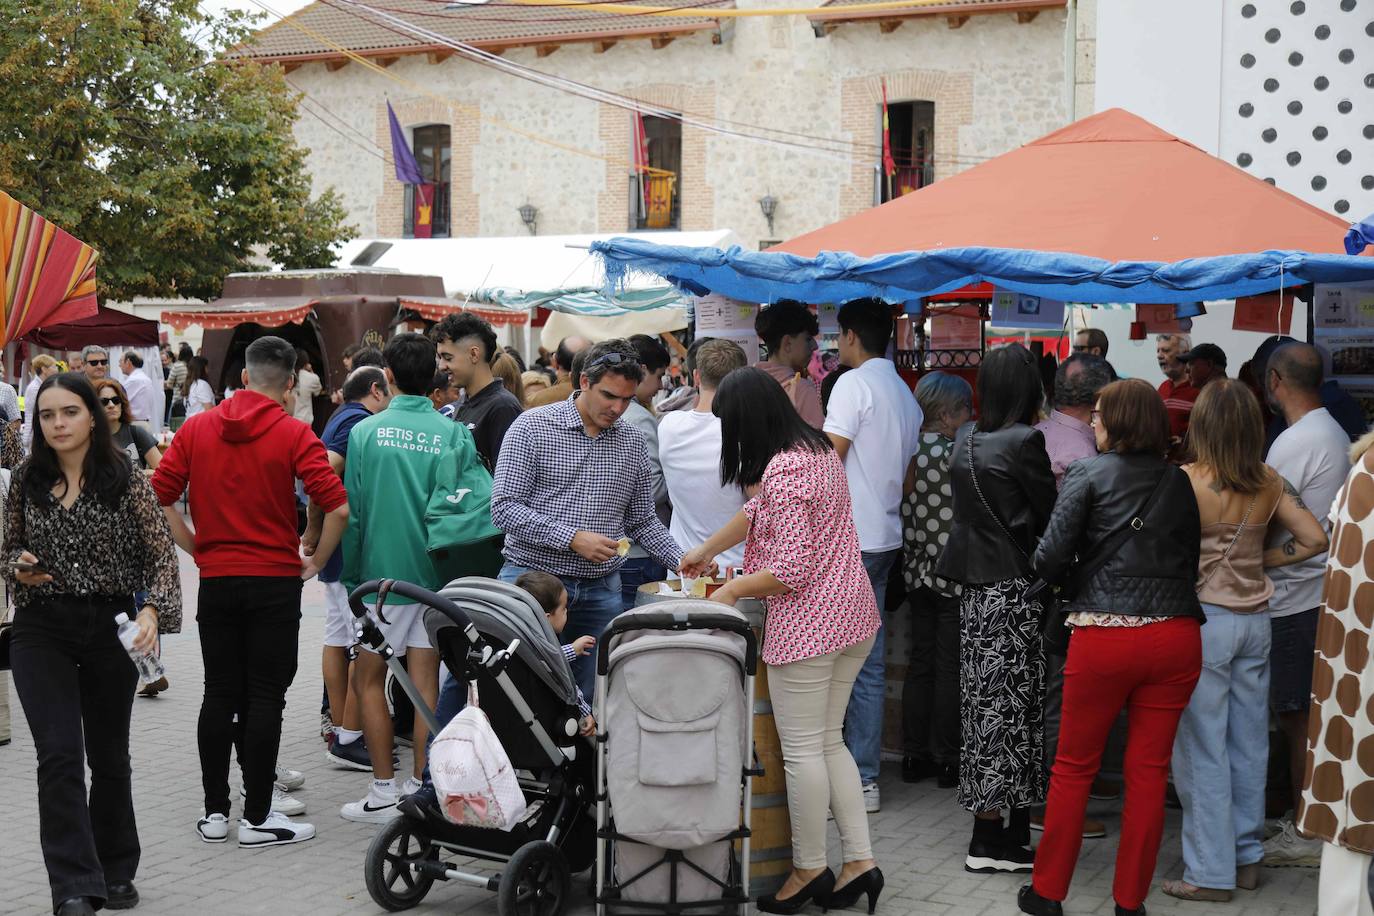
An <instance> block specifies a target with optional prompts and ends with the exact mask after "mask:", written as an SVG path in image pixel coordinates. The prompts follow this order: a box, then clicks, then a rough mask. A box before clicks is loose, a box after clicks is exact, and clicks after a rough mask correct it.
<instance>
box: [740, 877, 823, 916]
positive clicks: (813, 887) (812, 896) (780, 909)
mask: <svg viewBox="0 0 1374 916" xmlns="http://www.w3.org/2000/svg"><path fill="white" fill-rule="evenodd" d="M834 889H835V873H834V872H833V871H831V870H830V869H828V868H827V869H826V870H825V871H823V872H821V873H820V874H819V875H817V876H816V877H814V878H812V879H811V880H810V882H808V883H807V885H806V887H804V888H802V889H801V890H799V891H797V892H796V893H795V894H793V895H792V896H791V897H788V898H787V899H786V900H779V899H778V895H777V894H769V895H768V896H767V897H760V898H759V899H758V903H756V904H755V906H757V907H758V908H759V909H760V910H762V911H763V912H765V913H781V914H782V916H792V914H793V913H800V912H801V911H802V908H803V907H805V906H806V905H807V904H808V903H810V902H811V901H812V900H814V901H816V902H817V903H819V904H820V905H821V912H822V913H823V912H825V910H826V908H827V907H829V905H830V892H831V891H833V890H834Z"/></svg>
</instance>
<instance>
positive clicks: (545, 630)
mask: <svg viewBox="0 0 1374 916" xmlns="http://www.w3.org/2000/svg"><path fill="white" fill-rule="evenodd" d="M389 593H391V594H397V595H401V596H403V597H405V598H406V599H407V600H408V601H413V602H418V603H421V604H424V605H426V609H425V616H424V620H425V629H426V630H427V631H428V633H429V639H430V643H431V644H432V645H433V646H434V648H435V649H436V650H438V652H439V655H440V657H441V658H442V659H443V661H444V664H445V665H446V666H447V667H448V669H449V671H450V672H451V673H452V674H453V676H454V677H455V678H457V679H458V680H459V681H460V682H461V683H472V682H474V681H475V682H476V685H477V688H478V698H479V702H480V703H481V708H482V711H483V712H485V713H486V715H487V717H488V719H489V720H490V722H491V726H492V729H493V731H494V732H495V733H496V736H497V738H498V739H499V741H500V742H501V745H502V747H503V748H504V749H505V752H506V754H507V755H508V756H509V757H510V761H511V766H512V767H513V768H514V769H515V770H516V771H518V772H519V775H520V788H521V790H522V791H523V793H524V796H525V800H526V803H527V805H528V810H527V811H526V813H525V816H524V818H523V819H522V820H521V821H520V822H519V823H517V824H516V825H515V827H514V828H512V829H511V830H509V831H506V830H498V829H492V828H482V827H475V826H471V825H455V824H453V823H451V822H449V821H448V820H447V819H445V817H444V816H443V814H442V812H441V811H440V810H439V809H438V808H435V807H432V806H429V805H427V804H424V803H423V802H421V801H419V800H417V799H416V798H415V797H414V796H408V797H407V798H405V799H403V800H402V802H401V804H400V806H399V808H400V811H401V814H400V815H399V816H398V817H396V818H395V819H394V820H392V821H391V822H390V823H389V824H387V825H386V826H385V827H383V828H382V829H381V831H380V832H378V834H377V835H376V837H374V838H373V840H372V844H371V845H370V846H369V847H368V850H367V860H366V865H365V877H366V880H367V889H368V893H370V894H371V895H372V899H373V900H375V901H376V902H377V904H378V905H379V906H381V907H382V908H383V909H386V910H391V911H393V912H395V911H399V910H404V909H409V908H410V907H413V906H415V905H416V904H417V903H419V902H420V901H421V900H423V899H424V897H425V895H426V894H428V893H429V889H430V888H431V887H432V886H433V884H434V882H435V881H460V882H462V883H464V884H469V885H473V886H476V887H483V888H486V889H488V890H491V891H495V892H496V895H497V912H498V913H500V914H501V916H558V914H559V913H561V912H562V911H563V909H564V908H565V907H566V905H567V902H568V897H569V893H570V889H571V875H572V873H573V872H579V871H583V870H585V869H587V868H589V867H590V866H591V865H592V861H593V858H592V857H593V853H594V847H595V826H594V821H593V816H592V810H591V807H592V802H593V780H594V778H595V766H594V762H593V753H592V748H591V744H590V742H588V741H586V740H585V739H579V738H578V737H577V730H578V719H579V713H578V708H577V689H576V686H575V685H574V683H573V679H572V672H571V671H570V669H569V668H568V663H567V661H566V660H565V659H564V658H563V653H562V651H561V649H560V648H559V644H558V639H557V637H556V636H555V634H554V632H553V630H552V629H551V628H550V627H549V624H548V620H547V619H546V618H545V616H544V613H543V611H542V610H541V609H540V608H539V607H538V605H537V604H535V603H534V600H533V599H532V598H531V597H530V596H529V595H528V594H527V593H525V592H524V591H522V590H521V589H517V588H515V587H514V586H512V585H508V584H506V583H504V582H498V581H497V580H495V579H483V578H465V579H457V580H455V581H453V582H451V583H449V584H448V585H447V586H446V587H445V588H444V589H443V590H442V591H441V592H440V593H439V594H437V595H436V594H434V593H433V592H430V591H427V590H426V589H422V588H420V587H418V586H415V585H411V584H410V583H408V582H397V581H394V580H381V581H377V580H374V581H371V582H366V583H364V584H362V585H360V586H358V588H357V589H355V590H354V591H353V593H352V594H351V595H350V596H349V604H350V607H351V608H352V610H353V614H354V616H355V617H356V618H357V622H358V637H359V639H360V640H361V641H363V642H365V643H367V644H368V645H369V646H372V647H373V648H374V649H376V650H377V651H378V653H379V654H381V656H382V657H383V658H384V659H385V660H386V663H387V666H388V667H389V668H390V670H391V672H392V674H393V676H394V677H395V678H396V681H397V683H398V684H399V685H400V686H401V687H402V689H404V691H405V693H406V694H407V695H408V696H409V697H410V699H411V702H413V703H414V704H415V708H416V709H419V710H420V711H421V714H422V715H423V716H424V719H425V721H426V722H427V723H428V725H429V727H430V729H431V732H432V733H435V734H437V733H438V731H439V727H438V722H436V721H435V718H434V712H433V710H431V709H430V708H429V706H428V705H427V704H426V703H425V701H424V699H423V698H422V697H421V696H420V694H419V692H418V691H417V690H416V689H415V684H414V682H413V681H411V679H410V677H409V675H408V674H407V673H406V670H405V668H404V667H402V666H401V663H400V660H399V659H397V658H396V657H395V656H394V654H393V653H392V650H391V647H390V646H389V645H387V643H386V640H385V639H384V638H383V637H382V634H381V631H380V630H379V629H378V627H377V625H376V621H375V620H374V618H373V616H372V615H374V614H375V615H376V616H377V617H379V618H381V619H382V620H385V616H384V615H385V613H386V608H385V606H384V604H383V601H384V599H385V597H386V596H387V594H389ZM374 594H375V595H376V601H375V606H374V607H373V609H372V610H371V611H370V612H369V609H368V608H367V607H366V606H365V605H364V603H363V602H364V599H366V598H368V597H369V596H371V595H374ZM453 856H461V857H471V858H477V859H483V860H486V861H490V862H502V863H505V867H504V868H503V870H502V871H501V873H500V874H499V875H497V876H495V877H493V876H491V875H489V874H487V875H483V874H472V873H469V872H466V871H462V870H460V869H459V868H458V867H457V865H456V864H455V863H454V862H452V861H447V860H446V857H453Z"/></svg>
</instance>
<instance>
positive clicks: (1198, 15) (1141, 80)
mask: <svg viewBox="0 0 1374 916" xmlns="http://www.w3.org/2000/svg"><path fill="white" fill-rule="evenodd" d="M1285 5H1286V4H1285ZM1222 14H1223V4H1222V3H1220V2H1218V0H1201V2H1199V0H1107V2H1102V3H1099V4H1098V6H1097V91H1096V110H1097V111H1103V110H1105V109H1108V108H1125V109H1127V110H1128V111H1131V112H1134V113H1135V114H1138V115H1140V116H1141V117H1142V118H1145V119H1146V120H1148V121H1152V122H1154V123H1155V124H1158V125H1159V126H1160V127H1162V128H1164V129H1165V130H1167V131H1169V132H1170V133H1173V134H1177V135H1178V136H1180V137H1182V138H1184V139H1185V140H1187V141H1189V142H1190V143H1194V144H1196V145H1197V146H1200V147H1202V148H1203V149H1205V150H1207V152H1209V153H1212V154H1215V153H1216V152H1217V149H1218V131H1219V123H1220V118H1219V112H1220V105H1221V81H1220V79H1219V76H1218V73H1219V69H1220V60H1219V51H1220V48H1221V43H1222Z"/></svg>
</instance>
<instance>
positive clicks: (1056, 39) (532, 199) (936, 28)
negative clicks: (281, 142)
mask: <svg viewBox="0 0 1374 916" xmlns="http://www.w3.org/2000/svg"><path fill="white" fill-rule="evenodd" d="M912 2H913V4H915V5H913V6H910V7H907V8H902V9H889V8H887V4H883V5H880V6H879V7H878V8H877V9H872V8H870V7H872V6H873V5H874V3H875V0H831V2H830V3H828V4H826V5H825V6H824V7H823V9H822V10H821V11H820V12H818V13H813V14H810V15H809V16H807V15H789V16H744V17H738V18H730V17H729V16H728V13H730V12H733V11H736V10H737V9H738V10H739V11H745V12H747V11H755V10H761V9H764V8H766V7H768V6H791V4H788V3H786V2H785V0H739V2H738V4H736V3H733V2H728V0H727V2H716V3H712V4H706V5H704V6H703V5H701V4H694V5H692V6H690V7H689V8H688V9H689V10H690V11H692V12H698V11H699V15H692V16H690V17H673V18H665V17H658V16H646V15H643V14H637V15H617V14H614V13H611V12H605V11H601V10H604V7H601V8H599V10H598V11H586V10H578V9H576V8H575V5H573V4H561V5H553V6H545V7H531V6H526V5H520V4H514V3H509V2H506V3H502V2H500V0H490V2H487V0H480V2H473V0H467V2H463V0H459V2H452V3H448V4H444V3H441V2H437V0H388V2H386V3H374V2H373V0H367V6H364V5H363V4H362V3H360V2H354V0H334V2H330V3H323V2H317V3H314V4H313V5H311V6H308V7H306V8H304V9H303V10H301V11H299V12H298V13H296V14H294V15H292V16H290V17H288V18H287V19H286V20H284V21H281V22H277V23H275V24H273V25H271V26H269V27H267V28H265V29H263V30H262V31H260V32H258V33H256V34H255V35H254V36H253V38H252V39H251V40H250V41H249V42H248V43H246V44H245V45H244V46H242V47H241V48H239V49H237V50H236V52H235V54H236V55H238V56H244V57H251V58H254V59H257V60H261V61H272V62H277V63H279V64H280V65H281V66H282V67H283V68H284V70H285V71H286V79H287V80H288V81H289V82H290V84H291V85H292V86H294V87H295V88H296V89H298V90H299V91H300V92H301V93H302V99H301V103H300V118H299V120H298V122H297V124H296V133H297V136H298V138H299V140H300V142H301V144H302V145H303V146H305V147H307V148H308V149H309V150H310V158H309V163H310V168H311V171H312V173H313V175H314V180H315V183H316V188H317V190H323V189H324V188H325V187H328V186H333V187H335V188H336V189H337V190H338V191H339V192H340V193H341V194H342V195H343V199H344V201H345V203H346V205H347V207H348V210H349V217H350V220H351V221H352V222H354V223H356V224H357V225H358V227H359V229H360V234H361V235H362V236H364V237H400V236H405V235H409V234H412V233H413V232H414V221H415V219H416V207H415V202H414V200H413V198H412V195H413V192H412V191H411V190H410V189H409V188H408V187H407V186H405V185H403V184H402V183H400V182H398V181H397V180H396V178H395V175H394V174H393V169H392V164H391V161H390V158H391V153H390V150H391V144H390V134H389V126H388V117H387V102H388V100H389V101H390V103H391V105H392V107H393V108H394V109H395V112H396V114H397V117H398V120H399V122H400V124H401V125H402V127H403V130H404V133H405V134H406V135H407V139H408V141H409V142H410V143H411V145H412V148H414V149H415V152H416V156H417V159H418V161H419V164H420V166H421V168H422V170H424V171H425V172H426V177H427V178H431V179H432V180H433V181H434V182H435V184H436V192H437V196H436V199H435V200H434V202H433V204H434V209H433V211H432V217H433V224H432V232H433V234H434V235H453V236H508V235H517V234H523V233H524V232H526V230H527V228H528V229H530V231H535V230H536V229H537V231H538V232H539V233H540V234H574V233H590V232H619V231H625V230H629V229H637V228H657V227H658V225H663V224H664V223H665V222H666V225H667V226H668V227H672V228H680V229H684V230H699V229H713V228H719V227H725V228H730V229H733V230H734V231H735V232H736V233H738V235H739V236H740V237H741V238H743V239H744V240H745V241H746V243H747V244H750V245H753V244H763V243H765V242H767V241H768V240H773V239H784V238H788V237H790V236H794V235H797V234H800V233H802V232H805V231H808V230H810V229H814V228H816V227H818V226H821V225H824V224H826V223H829V222H832V221H834V220H836V219H839V218H842V217H845V216H848V215H851V214H853V213H856V212H858V211H859V210H862V209H864V208H866V207H870V206H873V205H874V204H875V203H881V202H882V201H883V200H886V199H888V197H889V195H896V194H900V193H902V191H903V190H904V189H911V188H915V187H919V186H921V185H922V184H924V183H928V182H930V181H933V180H938V179H940V178H943V177H947V176H949V175H951V174H954V173H955V172H958V171H960V170H962V169H965V168H968V167H970V166H972V165H975V164H977V163H979V162H982V161H984V160H986V159H988V158H991V157H993V156H996V155H999V154H1001V153H1004V152H1006V151H1008V150H1010V149H1013V148H1015V147H1017V146H1019V145H1020V144H1022V143H1025V142H1026V141H1028V140H1031V139H1034V138H1036V137H1038V136H1040V135H1042V134H1045V133H1047V132H1049V131H1051V130H1054V129H1056V128H1058V127H1061V126H1063V125H1064V124H1066V123H1067V122H1069V121H1070V120H1072V119H1073V117H1074V113H1075V109H1077V113H1078V114H1079V115H1083V114H1088V113H1090V112H1091V105H1092V68H1093V63H1094V61H1093V54H1092V52H1093V49H1094V43H1093V41H1092V37H1093V33H1094V25H1093V21H1092V15H1093V10H1094V9H1095V2H1094V0H1076V2H1075V0H941V2H938V4H932V3H931V2H930V0H912ZM807 5H809V4H807ZM713 14H714V15H713ZM451 43H457V44H459V45H461V46H462V47H461V48H458V49H455V48H454V47H453V46H452V44H451ZM472 48H475V49H479V50H480V51H482V52H486V53H487V54H490V55H492V57H490V58H486V59H483V60H474V59H471V57H470V56H469V55H471V54H472V53H473V52H472V51H470V50H468V49H472ZM503 68H512V69H513V70H515V72H508V71H507V70H506V69H503ZM551 78H556V79H558V80H560V81H565V82H564V83H563V85H564V86H566V85H567V83H568V82H574V83H577V84H581V86H582V87H585V88H579V89H577V91H575V92H570V91H566V89H564V88H554V87H551V86H549V85H546V83H547V82H548V81H549V80H550V79H551ZM884 87H886V94H887V100H888V116H889V124H890V130H891V135H892V149H893V153H894V159H895V164H896V166H897V171H896V173H895V174H894V175H892V176H887V175H885V174H884V170H883V168H882V166H881V162H882V153H881V150H882V142H881V137H882V111H883V106H882V97H883V91H884ZM602 93H614V94H616V95H617V96H619V97H624V98H626V99H630V100H635V101H637V102H639V103H642V104H644V105H648V106H657V107H658V110H660V111H666V112H670V113H672V114H677V115H681V116H682V117H683V119H684V120H683V121H681V122H679V121H677V120H675V119H672V118H664V117H658V116H654V115H652V114H648V115H643V125H644V127H643V131H644V134H645V135H646V139H647V141H648V142H647V144H646V146H647V154H648V163H647V164H648V165H649V166H650V167H653V168H655V169H660V170H663V171H666V172H671V173H672V174H673V175H674V187H673V191H674V193H673V197H672V202H671V208H670V210H669V211H667V212H665V213H662V214H660V215H659V217H658V222H657V225H655V224H653V217H654V214H653V213H649V212H646V210H645V205H643V204H642V203H641V200H643V198H644V196H645V195H644V190H645V189H644V188H642V187H641V186H640V183H639V182H640V178H639V177H638V173H637V172H636V169H635V167H634V161H635V152H634V146H635V143H634V139H633V138H634V137H635V135H636V120H637V118H638V117H639V116H638V115H636V114H635V113H634V112H633V111H632V110H627V108H625V107H621V106H620V105H618V104H612V103H611V101H608V100H607V97H606V95H604V94H602ZM632 107H633V106H632ZM763 198H771V199H772V201H774V202H775V208H774V210H773V214H772V219H771V220H769V219H768V218H766V217H765V214H764V208H763V207H761V206H760V200H761V199H763ZM522 207H524V208H525V213H524V216H525V217H529V216H532V217H533V219H532V220H531V221H530V222H529V223H527V222H526V221H525V219H524V218H523V217H522V213H521V208H522ZM531 208H532V209H531ZM988 218H989V219H995V218H996V215H995V214H989V215H988Z"/></svg>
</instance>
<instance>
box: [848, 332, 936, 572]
mask: <svg viewBox="0 0 1374 916" xmlns="http://www.w3.org/2000/svg"><path fill="white" fill-rule="evenodd" d="M824 429H825V431H826V432H827V433H834V434H835V435H837V436H843V437H844V438H846V439H848V440H849V442H850V446H849V453H848V454H847V455H845V459H844V472H845V476H846V477H848V478H849V498H850V500H851V501H852V502H853V504H854V525H855V527H857V528H858V529H859V549H860V550H863V551H864V552H865V553H876V552H881V551H886V550H897V549H898V548H900V547H901V546H902V518H901V505H902V481H903V480H904V479H905V478H906V468H907V465H908V464H909V463H910V462H911V456H912V455H914V454H916V449H917V448H918V447H919V446H920V444H921V408H920V407H919V406H917V404H916V395H915V394H913V393H912V391H911V389H910V388H908V387H907V384H906V382H904V381H902V377H901V376H900V375H898V374H897V367H896V366H894V365H893V364H892V360H890V359H881V358H879V359H870V360H868V361H867V362H865V363H864V364H863V365H861V366H859V367H858V368H857V369H851V370H850V371H848V372H846V373H845V374H844V375H842V376H840V379H839V381H837V382H836V383H835V389H834V390H833V391H832V392H831V393H830V408H829V410H828V412H827V413H826V416H825V427H824Z"/></svg>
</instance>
